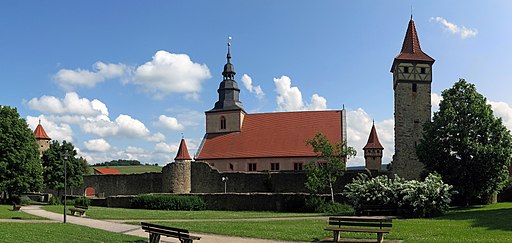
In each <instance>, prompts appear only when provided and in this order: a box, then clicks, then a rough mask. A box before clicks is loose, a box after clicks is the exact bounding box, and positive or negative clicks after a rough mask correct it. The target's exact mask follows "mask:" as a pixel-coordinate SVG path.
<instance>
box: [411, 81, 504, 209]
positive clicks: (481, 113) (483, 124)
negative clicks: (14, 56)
mask: <svg viewBox="0 0 512 243" xmlns="http://www.w3.org/2000/svg"><path fill="white" fill-rule="evenodd" d="M442 96H443V100H442V101H441V103H440V105H439V111H438V112H435V113H434V119H433V121H432V122H428V123H426V124H425V126H424V134H423V138H422V139H421V142H420V144H419V145H418V147H417V154H418V158H419V159H420V161H422V162H423V163H424V164H425V169H426V171H428V172H433V171H437V172H438V173H439V174H441V176H442V177H443V180H444V181H445V182H446V183H448V184H451V185H453V186H454V189H455V190H457V191H458V192H459V197H460V199H461V200H463V203H464V204H466V205H469V204H470V203H471V202H472V200H474V199H476V198H480V199H485V198H488V197H489V196H491V195H492V194H494V193H496V192H498V191H499V190H500V189H502V187H503V186H504V183H505V182H506V180H507V177H508V170H507V167H508V165H509V164H510V161H511V158H512V137H511V135H510V132H509V131H508V130H507V128H506V127H505V126H504V125H503V123H502V121H501V118H496V117H495V116H494V115H493V111H492V109H491V106H490V105H488V104H487V103H486V98H485V97H484V96H482V95H481V94H479V93H477V91H476V88H475V85H473V84H470V83H467V82H466V81H465V80H464V79H460V80H459V81H458V82H457V83H455V84H454V85H453V87H452V88H450V89H447V90H445V91H443V93H442Z"/></svg>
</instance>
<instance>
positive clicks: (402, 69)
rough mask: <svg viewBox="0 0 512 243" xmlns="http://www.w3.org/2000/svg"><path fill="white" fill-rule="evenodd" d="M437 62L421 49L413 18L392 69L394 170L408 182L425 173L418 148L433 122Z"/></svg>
mask: <svg viewBox="0 0 512 243" xmlns="http://www.w3.org/2000/svg"><path fill="white" fill-rule="evenodd" d="M434 61H435V60H434V59H433V58H432V57H430V56H429V55H427V54H426V53H425V52H423V51H422V50H421V47H420V41H419V38H418V33H417V32H416V27H415V25H414V20H413V19H412V16H411V19H410V21H409V26H408V27H407V32H406V34H405V38H404V42H403V44H402V50H401V51H400V53H399V54H398V55H397V56H396V57H395V59H394V61H393V65H392V66H391V72H392V73H393V90H394V96H395V99H394V100H395V155H394V156H393V163H392V171H393V172H394V173H396V174H398V175H399V176H400V177H403V178H406V179H418V178H419V177H420V173H421V172H422V170H423V164H422V163H421V162H420V161H419V160H418V157H417V155H416V145H417V144H418V143H419V141H420V138H421V136H422V133H423V124H425V122H427V121H430V116H431V115H430V114H431V103H430V96H431V83H432V65H433V64H434Z"/></svg>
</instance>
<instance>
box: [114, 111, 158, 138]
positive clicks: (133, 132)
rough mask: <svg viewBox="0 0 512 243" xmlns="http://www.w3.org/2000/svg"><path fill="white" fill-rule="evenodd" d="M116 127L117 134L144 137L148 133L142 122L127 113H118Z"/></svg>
mask: <svg viewBox="0 0 512 243" xmlns="http://www.w3.org/2000/svg"><path fill="white" fill-rule="evenodd" d="M116 124H117V127H118V129H119V130H118V133H117V134H118V135H121V136H126V137H146V136H148V135H149V134H150V132H149V130H148V129H147V128H146V126H145V125H144V123H142V122H141V121H139V120H137V119H133V118H132V117H131V116H129V115H123V114H121V115H119V116H118V117H117V118H116Z"/></svg>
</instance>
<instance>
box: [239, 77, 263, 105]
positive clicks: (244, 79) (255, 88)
mask: <svg viewBox="0 0 512 243" xmlns="http://www.w3.org/2000/svg"><path fill="white" fill-rule="evenodd" d="M242 83H243V84H244V86H245V88H246V89H247V90H248V91H249V92H251V93H254V94H255V95H256V97H258V98H259V99H261V98H263V96H265V93H263V90H262V89H261V86H259V85H256V86H253V85H252V78H251V77H250V76H249V75H247V74H244V75H243V76H242Z"/></svg>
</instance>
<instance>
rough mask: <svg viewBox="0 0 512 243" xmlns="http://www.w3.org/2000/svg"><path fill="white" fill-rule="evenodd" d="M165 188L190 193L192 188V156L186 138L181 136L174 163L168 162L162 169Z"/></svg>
mask: <svg viewBox="0 0 512 243" xmlns="http://www.w3.org/2000/svg"><path fill="white" fill-rule="evenodd" d="M162 174H163V177H162V178H163V181H162V185H163V190H164V192H172V193H179V194H183V193H190V191H191V190H192V183H191V181H192V180H191V175H192V158H191V157H190V154H189V153H188V148H187V143H186V142H185V138H183V137H182V138H181V142H180V147H179V148H178V153H177V154H176V157H175V158H174V162H173V163H169V164H167V165H166V166H165V167H164V168H163V169H162Z"/></svg>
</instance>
